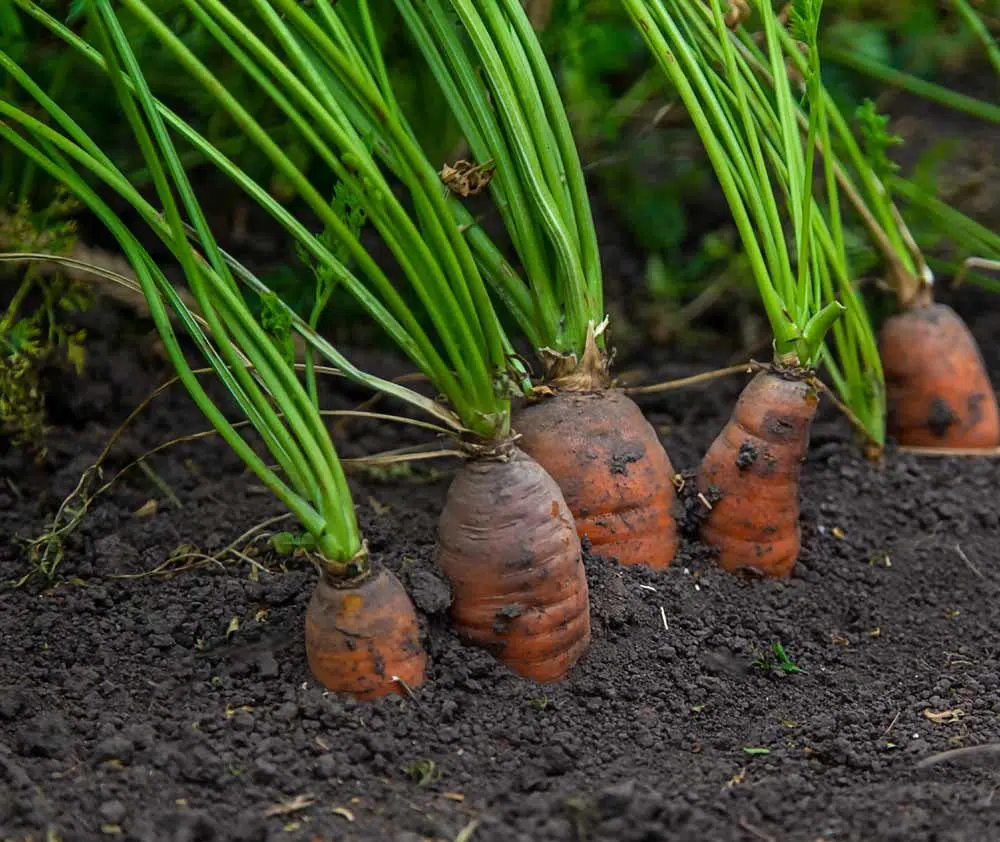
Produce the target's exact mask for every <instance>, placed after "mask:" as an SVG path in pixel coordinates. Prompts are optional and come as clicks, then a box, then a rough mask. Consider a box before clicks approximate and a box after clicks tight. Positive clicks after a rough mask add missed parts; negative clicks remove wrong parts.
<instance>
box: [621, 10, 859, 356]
mask: <svg viewBox="0 0 1000 842" xmlns="http://www.w3.org/2000/svg"><path fill="white" fill-rule="evenodd" d="M623 2H624V4H625V7H626V9H627V10H628V12H629V14H630V15H631V17H632V19H633V20H634V22H635V23H636V25H637V26H638V28H639V30H640V32H641V33H642V35H643V37H644V39H645V40H646V43H647V45H648V46H649V48H650V50H651V51H652V53H653V56H654V58H655V59H656V60H657V63H658V64H659V65H660V67H661V69H662V71H663V72H664V73H665V74H666V76H667V78H668V79H669V80H670V82H671V83H672V84H673V85H674V87H675V88H676V90H677V93H678V95H679V96H680V98H681V99H682V101H683V102H684V105H685V107H686V108H687V110H688V113H689V114H690V116H691V119H692V121H693V122H694V124H695V127H696V129H697V131H698V133H699V135H700V137H701V140H702V143H703V145H704V147H705V149H706V152H707V153H708V156H709V159H710V160H711V163H712V166H713V168H714V170H715V172H716V175H717V177H718V179H719V182H720V184H721V186H722V189H723V191H724V193H725V195H726V199H727V201H728V203H729V206H730V210H731V212H732V214H733V218H734V220H735V222H736V225H737V228H738V229H739V233H740V237H741V239H742V241H743V245H744V248H745V249H746V252H747V256H748V258H749V261H750V266H751V270H752V272H753V275H754V280H755V281H756V284H757V289H758V292H759V294H760V297H761V301H762V303H763V306H764V310H765V312H766V314H767V317H768V321H769V322H770V325H771V330H772V332H773V334H774V344H775V353H776V356H777V357H778V358H781V359H785V360H788V361H792V362H794V363H795V364H798V365H802V366H805V367H809V368H812V367H814V366H815V365H816V364H817V363H818V362H819V360H820V357H821V356H822V346H823V338H824V336H825V335H826V333H827V332H828V330H829V329H830V327H831V326H832V325H833V323H834V322H835V321H836V320H837V319H838V318H839V317H840V315H841V313H842V312H843V310H844V306H843V305H842V304H840V303H839V302H838V301H836V300H835V299H834V298H832V297H831V296H830V294H829V289H828V288H824V281H823V273H824V268H823V264H824V263H825V261H826V259H827V258H826V257H825V255H824V252H823V244H822V242H821V240H820V238H819V237H817V235H816V216H817V215H819V210H818V208H817V203H816V200H815V198H814V184H813V181H814V176H813V165H814V162H815V160H816V146H817V136H821V135H822V134H823V133H824V132H825V131H826V116H825V108H824V102H823V99H822V98H821V97H819V96H817V95H816V92H817V89H818V88H819V85H820V81H819V60H818V55H817V52H816V35H817V30H818V25H819V14H820V6H821V2H820V0H799V2H796V3H794V4H793V9H794V11H793V15H794V17H795V23H796V27H797V29H798V30H799V33H800V38H801V39H802V40H803V42H804V44H805V47H806V49H807V52H808V56H809V67H808V75H807V77H806V86H807V100H808V102H809V105H810V108H809V117H808V126H807V139H806V142H805V143H803V141H802V139H801V137H800V129H799V124H798V117H799V111H798V107H797V101H796V98H795V96H794V94H793V93H792V84H791V80H790V79H789V72H788V67H787V65H786V62H785V55H784V53H783V50H782V46H781V35H780V31H781V29H782V27H781V24H780V22H779V21H778V20H777V17H776V15H775V14H774V13H773V11H772V10H771V6H770V4H769V3H763V2H762V3H753V4H752V6H753V7H754V8H755V10H756V11H757V12H758V13H759V14H760V17H761V19H762V21H763V28H764V41H765V48H766V50H765V55H766V61H767V69H768V71H769V73H770V76H771V78H772V81H773V87H772V90H771V91H770V92H767V93H765V92H764V91H763V89H762V88H761V86H760V85H759V84H758V85H756V86H754V85H753V84H752V82H751V78H752V77H750V76H748V74H747V73H746V72H745V71H744V69H743V68H742V67H741V59H740V54H739V52H738V50H737V48H736V46H735V45H734V41H733V38H732V35H731V33H730V31H729V29H728V27H727V25H726V22H725V10H724V9H723V7H722V5H721V3H720V2H719V0H709V7H708V8H706V7H705V6H703V4H702V3H701V2H695V3H692V2H688V0H623ZM827 199H828V201H830V202H835V201H836V190H835V189H832V190H831V189H830V184H829V180H828V183H827ZM782 206H783V209H784V211H785V216H787V220H788V224H789V226H790V228H791V243H790V244H789V243H788V242H787V241H786V234H785V227H786V223H785V217H783V215H782ZM832 217H833V218H834V219H835V220H837V219H838V217H836V216H835V215H832ZM838 225H839V222H838V223H837V225H835V229H834V230H835V232H836V231H837V230H838V227H837V226H838ZM838 236H839V235H838Z"/></svg>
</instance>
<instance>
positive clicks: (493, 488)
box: [438, 445, 590, 681]
mask: <svg viewBox="0 0 1000 842" xmlns="http://www.w3.org/2000/svg"><path fill="white" fill-rule="evenodd" d="M438 561H439V564H440V566H441V569H442V570H443V571H444V572H445V574H446V575H447V576H448V578H449V580H450V581H451V584H452V589H453V592H454V602H453V604H452V609H451V614H452V618H453V620H454V622H455V625H456V627H457V629H458V631H459V634H461V635H462V636H463V637H465V638H466V639H467V640H470V641H472V642H473V643H476V644H477V645H479V646H483V647H485V648H486V649H488V650H489V651H490V652H492V653H493V654H494V655H495V656H496V657H497V658H498V659H499V660H500V661H501V662H502V663H503V664H505V665H506V666H508V667H509V668H510V669H512V670H513V671H514V672H516V673H518V674H519V675H522V676H525V677H527V678H531V679H534V680H535V681H556V680H558V679H560V678H563V677H564V676H565V675H566V673H567V672H568V671H569V669H570V667H572V666H573V664H575V663H576V661H577V660H578V659H579V657H580V656H581V655H582V654H583V652H584V651H585V650H586V648H587V645H588V644H589V642H590V605H589V600H588V589H587V578H586V575H585V573H584V568H583V560H582V557H581V550H580V541H579V539H578V538H577V535H576V529H575V527H574V524H573V517H572V515H571V514H570V512H569V508H568V507H567V505H566V501H565V500H564V499H563V495H562V492H561V491H560V490H559V486H558V485H556V483H555V482H554V481H553V479H552V478H551V477H550V476H549V475H548V474H547V473H546V472H545V471H544V470H542V468H541V467H540V466H539V465H538V463H537V462H535V461H534V460H533V459H531V458H530V457H529V456H527V455H526V454H524V453H523V452H522V451H520V450H519V449H517V448H516V447H512V446H509V445H508V446H507V447H504V448H502V449H501V450H500V452H499V453H497V454H494V455H489V456H481V457H479V458H474V459H471V460H470V461H469V462H468V463H467V464H466V466H465V467H464V468H463V469H462V470H461V471H460V472H459V473H458V475H457V476H456V477H455V479H454V480H453V481H452V484H451V487H450V488H449V490H448V500H447V503H446V504H445V507H444V510H443V511H442V513H441V522H440V525H439V528H438Z"/></svg>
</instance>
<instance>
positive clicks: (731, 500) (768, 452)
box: [698, 367, 818, 576]
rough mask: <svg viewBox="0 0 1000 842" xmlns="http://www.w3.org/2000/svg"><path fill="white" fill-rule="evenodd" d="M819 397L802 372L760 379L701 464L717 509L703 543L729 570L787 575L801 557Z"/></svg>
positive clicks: (702, 485)
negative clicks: (806, 475)
mask: <svg viewBox="0 0 1000 842" xmlns="http://www.w3.org/2000/svg"><path fill="white" fill-rule="evenodd" d="M817 404H818V396H817V394H816V390H815V389H814V388H813V386H812V385H810V383H809V382H808V381H807V380H806V379H805V377H804V376H803V373H802V372H801V371H798V370H782V369H781V368H777V367H774V368H771V369H767V370H764V371H761V372H759V373H758V374H757V375H756V376H755V377H754V378H753V380H751V381H750V383H749V384H748V385H747V387H746V388H745V389H744V390H743V393H742V394H741V395H740V398H739V400H738V401H737V402H736V407H735V409H734V410H733V415H732V418H730V419H729V422H728V423H727V424H726V426H725V428H724V429H723V430H722V432H721V433H720V434H719V437H718V438H716V440H715V441H714V442H713V444H712V446H711V448H709V450H708V453H706V454H705V458H704V459H703V460H702V463H701V470H700V471H699V473H698V488H699V490H700V491H701V492H702V494H703V496H704V497H705V499H706V500H708V501H712V500H713V499H714V500H716V502H714V503H711V505H712V508H711V510H710V511H709V512H708V515H707V517H706V518H705V519H704V520H703V522H702V527H701V537H702V539H703V540H704V541H705V542H706V543H708V544H711V545H713V546H716V547H718V548H719V564H720V565H721V566H722V567H723V568H724V569H726V570H729V571H736V570H749V571H753V572H755V573H759V574H762V575H765V576H787V575H788V574H789V573H790V572H791V570H792V568H793V567H794V565H795V560H796V558H798V554H799V541H800V530H799V466H800V464H801V462H802V459H803V458H804V457H805V453H806V449H807V447H808V444H809V429H810V427H811V426H812V420H813V416H814V415H815V414H816V407H817Z"/></svg>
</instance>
